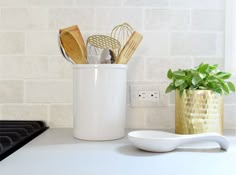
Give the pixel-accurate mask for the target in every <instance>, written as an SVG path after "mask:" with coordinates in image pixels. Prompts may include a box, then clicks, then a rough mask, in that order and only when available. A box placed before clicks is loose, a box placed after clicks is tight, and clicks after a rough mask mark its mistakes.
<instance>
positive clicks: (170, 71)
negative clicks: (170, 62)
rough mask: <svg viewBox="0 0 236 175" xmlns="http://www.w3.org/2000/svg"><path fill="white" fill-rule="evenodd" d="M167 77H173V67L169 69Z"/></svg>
mask: <svg viewBox="0 0 236 175" xmlns="http://www.w3.org/2000/svg"><path fill="white" fill-rule="evenodd" d="M167 77H168V78H169V79H172V77H173V73H172V70H171V69H169V70H168V72H167Z"/></svg>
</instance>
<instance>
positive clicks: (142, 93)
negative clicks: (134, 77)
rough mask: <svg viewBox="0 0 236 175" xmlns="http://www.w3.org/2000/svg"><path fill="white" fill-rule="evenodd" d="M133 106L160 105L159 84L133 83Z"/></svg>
mask: <svg viewBox="0 0 236 175" xmlns="http://www.w3.org/2000/svg"><path fill="white" fill-rule="evenodd" d="M130 97H131V106H133V107H152V106H153V107H155V106H159V105H160V90H159V86H158V85H153V84H151V85H148V84H147V85H132V86H131V96H130Z"/></svg>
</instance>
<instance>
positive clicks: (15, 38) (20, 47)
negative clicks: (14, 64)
mask: <svg viewBox="0 0 236 175" xmlns="http://www.w3.org/2000/svg"><path fill="white" fill-rule="evenodd" d="M24 44H25V35H24V33H22V32H0V54H4V55H10V54H11V55H15V54H24V53H25V45H24Z"/></svg>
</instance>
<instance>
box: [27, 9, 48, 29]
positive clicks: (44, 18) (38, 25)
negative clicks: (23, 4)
mask: <svg viewBox="0 0 236 175" xmlns="http://www.w3.org/2000/svg"><path fill="white" fill-rule="evenodd" d="M28 14H29V15H28V17H27V19H28V29H29V30H47V29H48V23H49V22H48V21H49V19H48V15H49V14H48V9H47V8H28Z"/></svg>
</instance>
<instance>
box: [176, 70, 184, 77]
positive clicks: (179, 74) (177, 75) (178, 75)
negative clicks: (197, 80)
mask: <svg viewBox="0 0 236 175" xmlns="http://www.w3.org/2000/svg"><path fill="white" fill-rule="evenodd" d="M173 76H175V77H176V78H184V77H185V72H184V71H182V70H178V71H174V72H173Z"/></svg>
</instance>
